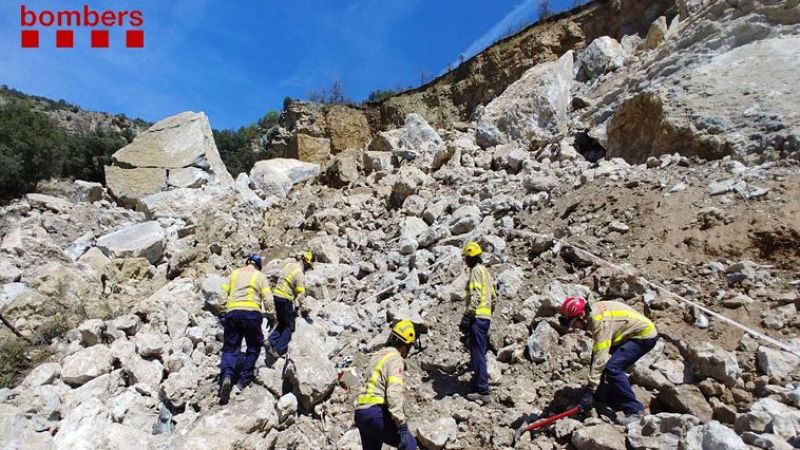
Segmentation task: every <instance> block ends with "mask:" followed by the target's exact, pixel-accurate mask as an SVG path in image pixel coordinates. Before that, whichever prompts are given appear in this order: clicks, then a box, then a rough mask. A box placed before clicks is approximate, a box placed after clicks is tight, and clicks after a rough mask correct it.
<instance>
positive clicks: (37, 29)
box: [19, 5, 144, 48]
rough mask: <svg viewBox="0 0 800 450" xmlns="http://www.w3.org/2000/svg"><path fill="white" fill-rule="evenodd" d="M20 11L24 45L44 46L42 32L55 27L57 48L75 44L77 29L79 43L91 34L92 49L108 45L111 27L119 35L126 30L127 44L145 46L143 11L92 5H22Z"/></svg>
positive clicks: (71, 46) (28, 46) (130, 46)
mask: <svg viewBox="0 0 800 450" xmlns="http://www.w3.org/2000/svg"><path fill="white" fill-rule="evenodd" d="M19 14H20V25H21V27H22V32H21V45H22V48H39V46H40V45H43V44H42V42H41V41H40V33H41V32H42V31H44V30H50V29H55V46H56V48H73V47H75V45H76V43H75V35H76V29H77V30H78V36H79V37H78V39H79V44H78V45H81V44H80V41H82V40H83V39H86V38H87V37H88V38H89V41H88V42H87V43H88V44H90V45H91V47H92V48H109V47H110V46H111V39H110V38H111V35H112V30H119V33H120V36H121V32H122V31H124V32H125V47H127V48H144V30H142V29H141V27H142V26H143V25H144V14H143V13H142V11H140V10H132V11H128V10H125V11H115V10H95V9H93V8H92V7H91V6H89V5H84V6H83V7H81V8H70V9H63V10H51V9H35V8H31V7H29V6H28V5H21V6H20V13H19ZM114 35H115V37H116V33H114Z"/></svg>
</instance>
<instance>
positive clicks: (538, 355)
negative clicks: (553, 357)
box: [528, 321, 558, 362]
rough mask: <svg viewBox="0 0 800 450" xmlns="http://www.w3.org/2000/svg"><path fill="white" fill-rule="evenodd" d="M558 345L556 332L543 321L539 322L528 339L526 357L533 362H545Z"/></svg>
mask: <svg viewBox="0 0 800 450" xmlns="http://www.w3.org/2000/svg"><path fill="white" fill-rule="evenodd" d="M556 344H558V332H557V331H556V330H555V329H554V328H553V327H552V326H550V324H549V323H547V322H545V321H541V322H539V324H538V325H536V329H534V330H533V333H531V335H530V337H529V338H528V356H530V358H531V360H532V361H533V362H542V361H545V360H546V359H547V358H548V357H549V356H550V354H551V352H552V350H553V348H554V347H555V345H556Z"/></svg>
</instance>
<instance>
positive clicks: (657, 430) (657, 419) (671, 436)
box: [627, 413, 700, 450]
mask: <svg viewBox="0 0 800 450" xmlns="http://www.w3.org/2000/svg"><path fill="white" fill-rule="evenodd" d="M698 425H700V420H698V419H697V417H694V416H692V415H690V414H674V413H658V414H655V415H648V416H645V417H644V418H643V419H642V420H641V421H640V422H637V423H633V424H631V425H629V426H628V427H627V438H628V443H629V444H630V446H631V447H633V448H634V449H636V450H656V449H658V450H661V449H673V450H677V449H678V448H679V444H680V442H681V441H683V439H684V438H685V437H686V434H687V433H688V432H689V430H691V429H692V428H694V427H696V426H698Z"/></svg>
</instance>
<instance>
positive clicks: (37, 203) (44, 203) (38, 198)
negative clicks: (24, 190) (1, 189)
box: [25, 194, 74, 213]
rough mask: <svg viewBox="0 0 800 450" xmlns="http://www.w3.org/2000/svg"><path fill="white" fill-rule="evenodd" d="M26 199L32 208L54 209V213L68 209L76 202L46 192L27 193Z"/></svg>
mask: <svg viewBox="0 0 800 450" xmlns="http://www.w3.org/2000/svg"><path fill="white" fill-rule="evenodd" d="M25 199H26V200H28V203H29V204H30V205H31V207H32V208H36V209H39V210H42V211H45V210H47V211H52V212H54V213H61V212H64V211H67V210H69V209H70V208H71V207H73V206H74V204H73V203H72V202H70V201H68V200H64V199H63V198H59V197H54V196H52V195H45V194H27V195H25Z"/></svg>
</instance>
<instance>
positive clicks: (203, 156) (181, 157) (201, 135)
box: [113, 111, 233, 186]
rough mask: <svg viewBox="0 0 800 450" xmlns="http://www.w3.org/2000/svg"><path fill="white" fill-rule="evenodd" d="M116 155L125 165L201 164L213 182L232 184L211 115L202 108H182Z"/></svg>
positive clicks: (181, 166) (198, 165) (178, 167)
mask: <svg viewBox="0 0 800 450" xmlns="http://www.w3.org/2000/svg"><path fill="white" fill-rule="evenodd" d="M113 158H114V161H116V162H117V163H119V164H120V165H121V166H125V167H161V168H165V169H182V168H185V167H196V168H201V169H204V170H206V171H207V172H208V173H209V175H210V176H211V180H212V182H213V183H216V184H222V185H225V186H229V185H231V184H233V178H232V177H231V175H230V173H228V169H226V168H225V164H223V162H222V158H220V156H219V151H218V150H217V146H216V144H215V143H214V134H213V133H212V132H211V124H210V123H209V122H208V117H206V115H205V114H204V113H202V112H201V113H196V112H191V111H187V112H182V113H180V114H177V115H174V116H171V117H167V118H166V119H163V120H161V121H159V122H157V123H155V124H154V125H153V126H152V127H150V128H149V129H148V130H147V131H145V132H144V133H140V134H139V135H138V136H136V138H135V139H134V140H133V142H131V143H130V144H128V145H126V146H125V147H123V148H122V149H120V150H119V151H117V152H116V153H114V155H113Z"/></svg>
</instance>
